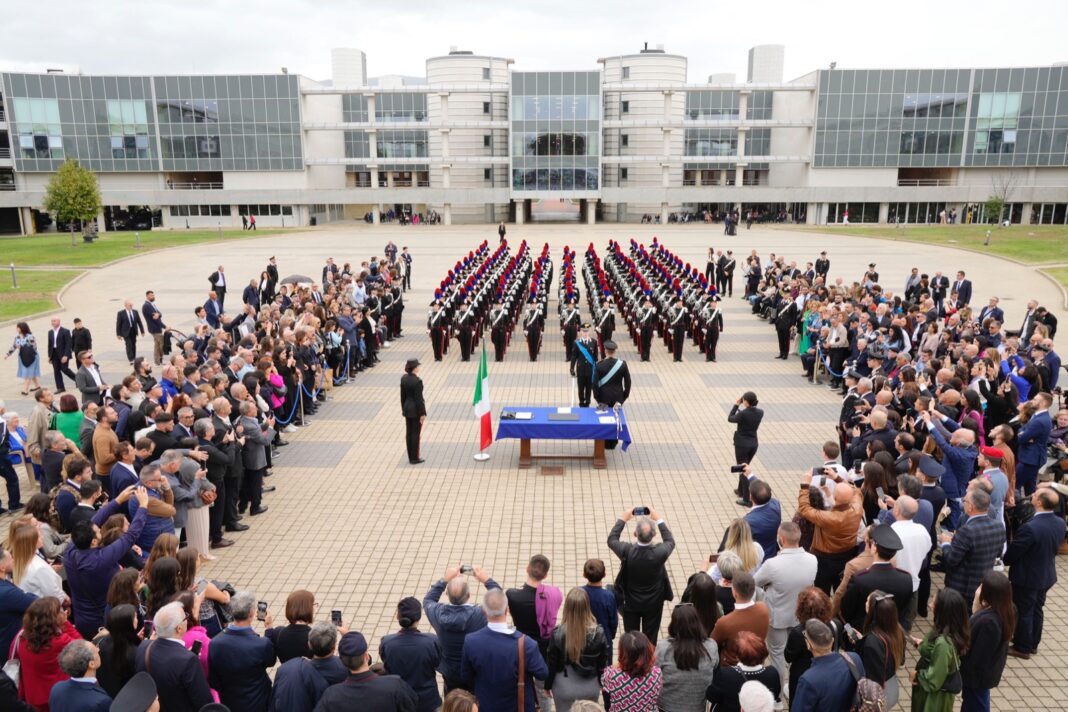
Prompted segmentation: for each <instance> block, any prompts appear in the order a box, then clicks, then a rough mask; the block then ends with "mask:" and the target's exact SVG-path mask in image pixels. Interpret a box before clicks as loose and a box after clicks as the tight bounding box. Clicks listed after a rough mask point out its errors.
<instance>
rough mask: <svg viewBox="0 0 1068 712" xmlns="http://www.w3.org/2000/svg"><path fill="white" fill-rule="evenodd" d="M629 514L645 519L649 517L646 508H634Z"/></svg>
mask: <svg viewBox="0 0 1068 712" xmlns="http://www.w3.org/2000/svg"><path fill="white" fill-rule="evenodd" d="M630 513H631V514H633V515H634V516H635V517H645V516H648V515H649V508H648V507H635V508H634V509H632V510H631V512H630Z"/></svg>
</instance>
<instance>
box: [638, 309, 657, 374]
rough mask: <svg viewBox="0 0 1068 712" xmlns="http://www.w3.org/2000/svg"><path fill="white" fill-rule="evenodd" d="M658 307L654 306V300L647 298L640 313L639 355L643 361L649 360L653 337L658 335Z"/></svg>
mask: <svg viewBox="0 0 1068 712" xmlns="http://www.w3.org/2000/svg"><path fill="white" fill-rule="evenodd" d="M656 324H657V318H656V307H654V306H653V298H652V297H651V296H649V295H646V297H645V303H644V304H643V305H642V308H641V311H639V312H638V339H639V342H638V353H640V354H641V360H642V361H648V360H649V350H650V349H651V348H652V346H653V335H654V334H656Z"/></svg>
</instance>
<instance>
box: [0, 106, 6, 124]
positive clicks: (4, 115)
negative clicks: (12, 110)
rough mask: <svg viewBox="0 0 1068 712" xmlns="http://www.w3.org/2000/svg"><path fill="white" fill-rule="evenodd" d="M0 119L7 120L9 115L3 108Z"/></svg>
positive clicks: (0, 111)
mask: <svg viewBox="0 0 1068 712" xmlns="http://www.w3.org/2000/svg"><path fill="white" fill-rule="evenodd" d="M0 121H7V115H6V114H5V113H4V110H3V109H0Z"/></svg>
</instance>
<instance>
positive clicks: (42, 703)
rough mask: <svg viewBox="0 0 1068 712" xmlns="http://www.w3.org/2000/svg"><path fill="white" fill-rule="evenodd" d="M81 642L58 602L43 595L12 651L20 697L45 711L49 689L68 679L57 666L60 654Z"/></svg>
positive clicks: (32, 607) (25, 618) (28, 613)
mask: <svg viewBox="0 0 1068 712" xmlns="http://www.w3.org/2000/svg"><path fill="white" fill-rule="evenodd" d="M80 639H81V636H80V635H78V631H77V630H75V628H74V626H73V625H71V623H70V621H69V620H67V609H66V608H64V607H62V606H60V604H59V599H57V598H54V597H52V596H45V597H44V598H39V599H37V600H36V601H34V602H33V603H31V604H30V607H29V608H27V609H26V613H25V615H23V617H22V630H21V631H20V632H19V635H18V636H17V637H16V641H15V643H14V649H13V653H14V654H15V655H16V656H18V659H19V663H20V671H19V697H20V698H22V699H23V700H25V701H26V702H29V703H30V704H31V705H33V706H34V707H36V708H37V709H38V710H47V709H48V696H49V695H50V694H51V693H52V688H53V687H54V686H55V685H56V683H58V682H62V681H63V680H66V679H67V678H69V677H70V676H69V675H68V674H67V673H65V672H63V669H62V668H60V667H59V654H60V652H62V651H63V648H65V647H67V644H68V643H70V642H71V641H72V640H80Z"/></svg>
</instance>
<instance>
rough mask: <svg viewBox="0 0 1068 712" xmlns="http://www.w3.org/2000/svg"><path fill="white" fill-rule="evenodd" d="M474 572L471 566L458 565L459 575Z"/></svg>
mask: <svg viewBox="0 0 1068 712" xmlns="http://www.w3.org/2000/svg"><path fill="white" fill-rule="evenodd" d="M474 570H475V567H474V566H472V565H471V564H460V573H462V574H469V573H471V572H472V571H474Z"/></svg>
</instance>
